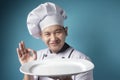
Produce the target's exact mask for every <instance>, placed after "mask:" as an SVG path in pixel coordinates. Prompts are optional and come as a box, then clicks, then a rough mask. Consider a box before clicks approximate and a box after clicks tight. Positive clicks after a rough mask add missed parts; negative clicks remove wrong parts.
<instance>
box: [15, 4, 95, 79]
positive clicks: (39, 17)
mask: <svg viewBox="0 0 120 80" xmlns="http://www.w3.org/2000/svg"><path fill="white" fill-rule="evenodd" d="M66 18H67V16H66V13H65V11H64V10H63V9H62V8H61V7H59V6H58V5H56V4H54V3H51V2H46V3H44V4H41V5H39V6H38V7H37V8H35V9H33V10H32V11H31V12H30V13H29V14H28V18H27V27H28V30H29V33H30V34H31V35H32V36H33V37H35V38H37V39H39V38H40V39H42V40H43V42H44V43H45V44H46V45H47V47H48V48H46V49H42V50H39V51H34V50H32V49H30V48H26V47H25V44H24V42H23V41H21V42H20V43H19V48H17V53H18V58H19V61H20V63H21V65H22V64H24V63H27V62H30V61H33V60H44V59H53V58H71V59H86V60H90V59H89V58H88V57H87V56H86V55H85V54H83V53H81V52H79V51H77V50H76V49H74V48H72V47H71V46H70V45H68V44H67V43H66V42H65V39H66V37H67V35H68V28H67V27H64V20H65V19H66ZM31 54H32V55H31ZM24 80H54V79H53V78H50V77H37V76H30V75H24ZM59 80H93V71H89V72H86V73H82V74H78V75H75V76H69V77H63V78H59Z"/></svg>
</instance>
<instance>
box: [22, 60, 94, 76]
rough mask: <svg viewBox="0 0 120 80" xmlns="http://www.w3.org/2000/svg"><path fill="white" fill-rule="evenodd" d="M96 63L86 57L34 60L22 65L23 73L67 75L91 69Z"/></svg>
mask: <svg viewBox="0 0 120 80" xmlns="http://www.w3.org/2000/svg"><path fill="white" fill-rule="evenodd" d="M93 68H94V64H93V63H92V62H90V61H88V60H84V59H47V60H42V61H32V62H29V63H26V64H24V65H22V66H21V67H20V71H21V72H22V73H23V74H28V75H38V76H63V75H64V76H65V75H74V74H79V73H83V72H87V71H90V70H92V69H93Z"/></svg>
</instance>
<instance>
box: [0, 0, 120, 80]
mask: <svg viewBox="0 0 120 80" xmlns="http://www.w3.org/2000/svg"><path fill="white" fill-rule="evenodd" d="M46 1H51V2H54V3H56V4H58V5H59V6H61V7H62V8H64V9H65V11H66V13H67V15H68V18H67V20H66V21H65V26H68V30H69V31H68V37H67V40H66V42H67V43H69V44H70V45H71V46H72V47H74V48H75V49H77V50H79V51H81V52H83V53H84V54H86V55H88V56H89V57H90V58H91V59H92V61H93V63H94V64H95V69H94V80H120V0H0V78H1V80H22V78H23V74H22V73H20V71H19V68H20V63H19V61H18V56H17V53H16V48H17V47H18V43H19V42H20V41H21V40H23V41H24V42H25V43H26V47H29V48H32V49H34V50H39V49H43V48H46V46H45V45H44V43H43V42H42V41H41V40H40V39H34V38H33V37H32V36H30V35H29V33H28V30H27V26H26V19H27V15H28V13H29V12H30V11H31V10H32V9H34V8H35V7H37V6H38V5H39V4H41V3H44V2H46Z"/></svg>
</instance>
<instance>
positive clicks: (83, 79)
mask: <svg viewBox="0 0 120 80" xmlns="http://www.w3.org/2000/svg"><path fill="white" fill-rule="evenodd" d="M53 58H71V59H87V60H90V59H89V58H88V57H87V56H86V55H84V54H83V53H81V52H79V51H77V50H75V49H73V48H71V47H69V48H67V49H66V50H65V51H64V52H61V53H58V54H54V53H51V52H50V50H49V49H48V48H47V49H44V50H40V51H38V52H37V60H43V59H53ZM72 79H73V80H93V71H89V72H86V73H82V74H79V75H75V76H72ZM34 80H54V79H52V78H49V77H39V79H38V77H36V76H34Z"/></svg>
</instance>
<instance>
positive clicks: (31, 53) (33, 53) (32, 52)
mask: <svg viewBox="0 0 120 80" xmlns="http://www.w3.org/2000/svg"><path fill="white" fill-rule="evenodd" d="M28 51H29V54H30V55H31V56H32V57H33V59H34V60H36V59H37V53H36V51H35V50H32V49H28Z"/></svg>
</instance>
